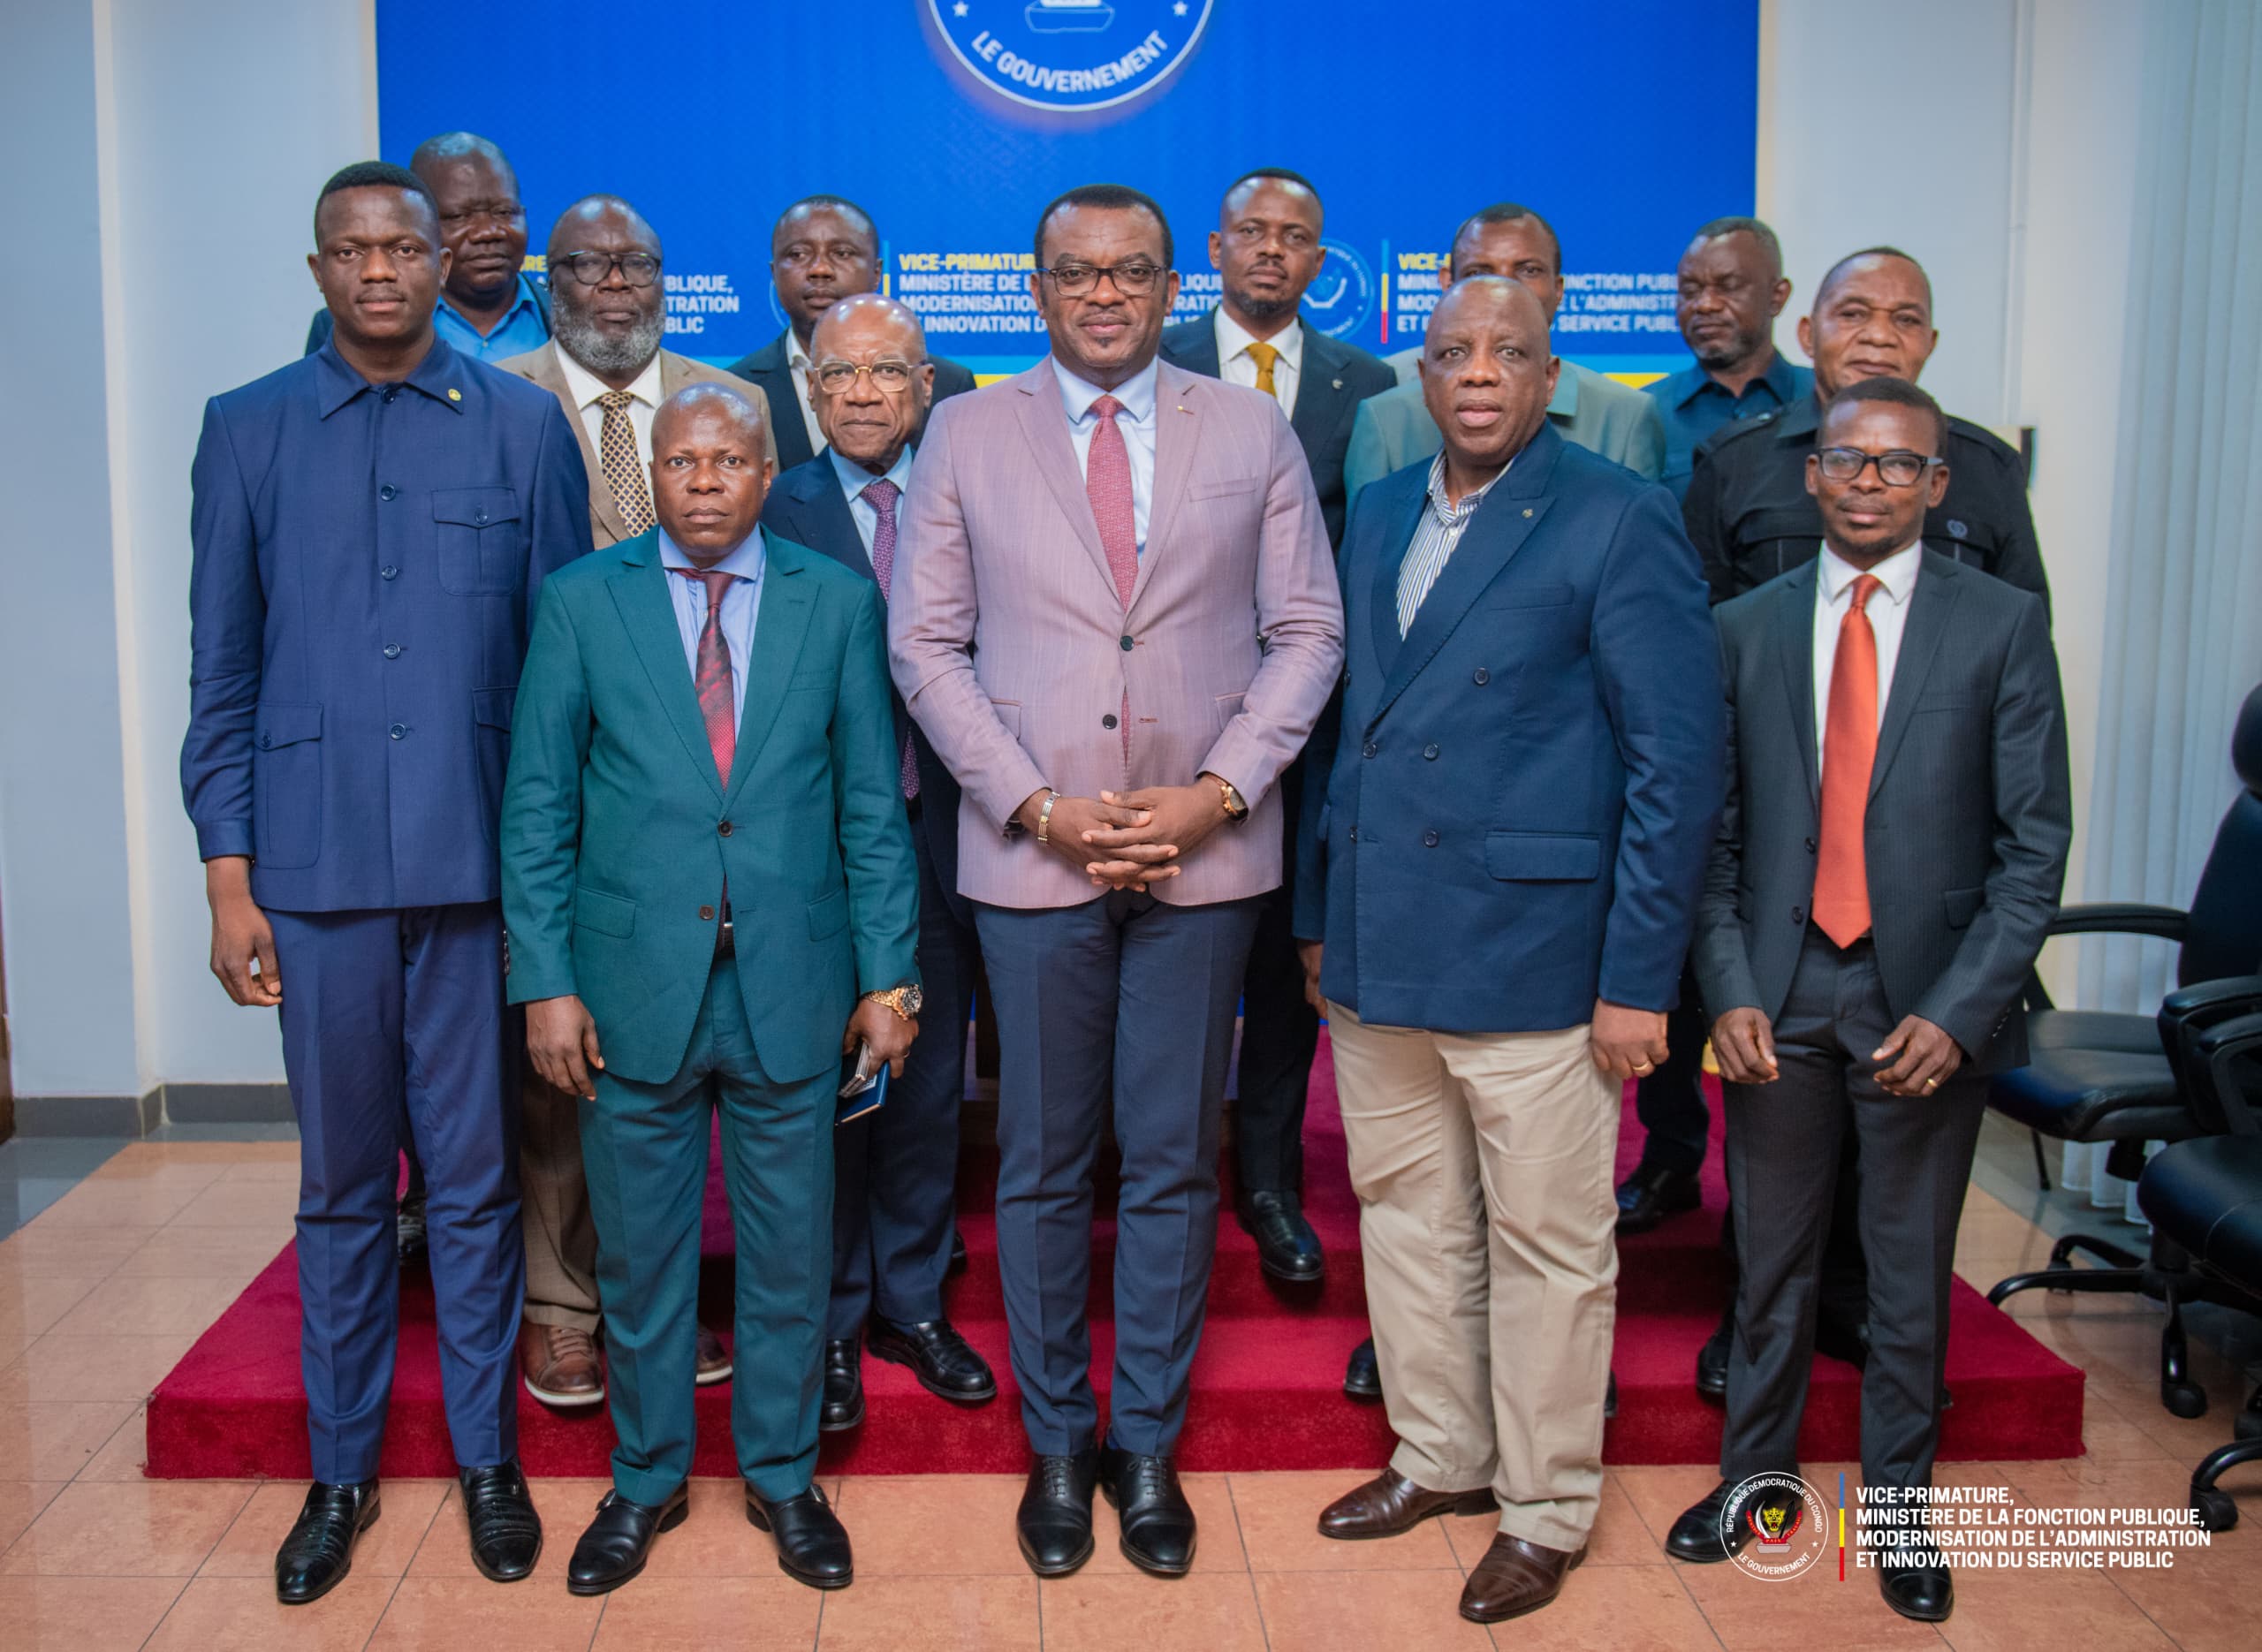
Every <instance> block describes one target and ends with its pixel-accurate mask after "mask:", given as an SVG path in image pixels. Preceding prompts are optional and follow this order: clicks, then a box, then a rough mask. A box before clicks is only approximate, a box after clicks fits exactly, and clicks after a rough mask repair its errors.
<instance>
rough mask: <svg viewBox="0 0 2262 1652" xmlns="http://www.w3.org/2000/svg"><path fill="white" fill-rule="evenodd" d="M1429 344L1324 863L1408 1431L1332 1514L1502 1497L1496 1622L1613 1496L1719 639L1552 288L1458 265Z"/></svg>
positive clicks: (1469, 1589)
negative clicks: (1637, 1262) (1625, 1161)
mask: <svg viewBox="0 0 2262 1652" xmlns="http://www.w3.org/2000/svg"><path fill="white" fill-rule="evenodd" d="M1556 367H1557V364H1556V363H1555V361H1554V360H1552V358H1551V356H1550V354H1549V351H1548V337H1547V316H1546V313H1545V310H1544V309H1543V308H1542V307H1541V306H1540V303H1539V300H1538V299H1537V298H1536V297H1535V296H1534V295H1533V294H1532V293H1531V292H1530V291H1528V290H1527V289H1526V288H1524V287H1522V286H1521V285H1519V284H1517V283H1515V282H1513V281H1508V280H1504V279H1501V278H1499V277H1473V278H1470V279H1468V280H1464V281H1462V282H1461V283H1459V284H1456V285H1455V286H1454V289H1453V290H1452V291H1451V292H1448V293H1447V294H1446V297H1445V299H1443V300H1442V301H1441V302H1440V303H1439V304H1438V307H1437V309H1436V311H1435V312H1434V313H1433V314H1431V319H1430V328H1429V336H1428V338H1427V340H1426V342H1425V343H1424V345H1423V359H1422V363H1421V375H1422V376H1421V383H1422V387H1423V398H1424V400H1425V402H1426V403H1427V405H1428V407H1429V411H1430V413H1431V417H1432V418H1434V419H1435V420H1436V421H1437V424H1438V428H1439V430H1440V431H1442V432H1443V433H1444V438H1445V448H1444V451H1443V452H1442V453H1440V454H1439V455H1438V458H1435V459H1433V460H1429V461H1424V462H1423V463H1421V464H1417V465H1413V466H1408V467H1407V468H1406V469H1404V470H1401V471H1399V472H1398V473H1396V474H1394V475H1392V476H1389V477H1386V478H1385V479H1384V480H1383V481H1379V482H1377V483H1375V484H1374V485H1373V486H1371V487H1370V488H1369V489H1366V491H1365V492H1364V493H1363V494H1362V495H1361V496H1359V498H1358V499H1357V500H1356V502H1355V504H1354V507H1353V514H1352V519H1351V525H1350V531H1349V534H1348V536H1347V539H1346V541H1345V542H1344V548H1343V555H1342V558H1341V563H1340V568H1341V573H1342V579H1343V595H1344V610H1345V624H1344V633H1345V636H1346V639H1347V671H1346V674H1345V683H1344V690H1343V707H1342V724H1341V732H1340V738H1339V739H1338V740H1337V742H1336V744H1335V746H1334V749H1333V752H1332V766H1330V765H1329V764H1328V757H1329V754H1325V753H1323V752H1322V751H1320V750H1319V749H1317V748H1315V749H1314V750H1313V751H1312V752H1311V753H1310V754H1309V762H1311V764H1312V774H1311V778H1310V781H1309V784H1310V785H1311V786H1312V788H1313V790H1312V792H1311V793H1310V796H1311V798H1312V799H1314V800H1315V801H1317V800H1319V799H1325V801H1324V804H1322V806H1321V807H1313V808H1307V811H1306V815H1305V820H1306V825H1305V828H1304V830H1303V833H1302V844H1301V845H1300V847H1301V850H1302V857H1301V858H1302V866H1301V867H1300V868H1298V874H1297V879H1296V891H1297V913H1296V925H1295V929H1296V934H1297V935H1298V936H1301V937H1304V938H1305V940H1306V943H1307V944H1306V946H1305V949H1304V952H1305V966H1306V969H1307V971H1308V973H1309V976H1310V977H1311V979H1312V982H1313V987H1314V991H1315V995H1316V996H1317V997H1321V998H1322V999H1324V1008H1325V1013H1326V1015H1327V1017H1328V1020H1329V1024H1330V1027H1331V1028H1332V1034H1333V1042H1334V1050H1335V1071H1336V1074H1337V1080H1338V1082H1339V1084H1340V1092H1341V1096H1342V1103H1343V1130H1344V1135H1345V1137H1346V1139H1347V1142H1348V1145H1349V1148H1350V1158H1351V1180H1352V1184H1353V1186H1355V1188H1356V1190H1357V1192H1358V1195H1359V1203H1360V1210H1361V1216H1360V1240H1361V1247H1362V1250H1363V1255H1364V1261H1365V1265H1366V1273H1367V1300H1368V1302H1369V1304H1370V1313H1371V1315H1372V1316H1373V1320H1374V1328H1375V1343H1376V1350H1377V1353H1378V1356H1379V1359H1380V1363H1381V1375H1382V1389H1383V1400H1384V1403H1385V1406H1387V1407H1388V1409H1389V1413H1390V1421H1391V1426H1392V1428H1393V1431H1394V1432H1395V1433H1396V1434H1397V1436H1398V1440H1399V1445H1398V1450H1397V1451H1396V1453H1395V1454H1394V1455H1393V1458H1392V1459H1391V1464H1390V1466H1389V1467H1388V1468H1387V1469H1386V1470H1385V1472H1384V1473H1383V1474H1380V1475H1379V1476H1378V1477H1377V1478H1376V1479H1374V1480H1372V1481H1368V1482H1367V1483H1366V1484H1364V1485H1362V1486H1360V1487H1358V1488H1356V1489H1355V1490H1353V1491H1351V1492H1350V1493H1348V1494H1347V1496H1345V1497H1341V1498H1340V1499H1338V1500H1337V1501H1336V1502H1335V1503H1334V1504H1331V1505H1330V1506H1329V1508H1328V1509H1327V1510H1326V1512H1325V1513H1323V1514H1322V1515H1321V1516H1320V1529H1321V1531H1322V1532H1323V1533H1325V1535H1329V1536H1332V1537H1339V1538H1360V1537H1381V1536H1387V1535H1393V1534H1394V1533H1398V1532H1402V1531H1405V1530H1408V1528H1410V1527H1412V1526H1414V1525H1415V1524H1416V1523H1417V1522H1418V1521H1420V1520H1423V1519H1428V1518H1430V1517H1431V1516H1432V1515H1436V1514H1442V1513H1445V1512H1449V1511H1451V1512H1465V1513H1473V1512H1479V1511H1482V1510H1489V1509H1491V1508H1492V1507H1493V1506H1494V1505H1495V1504H1496V1503H1497V1504H1498V1506H1499V1517H1500V1531H1499V1536H1498V1537H1496V1538H1495V1539H1494V1540H1493V1542H1492V1547H1491V1549H1490V1550H1487V1552H1486V1554H1485V1556H1484V1559H1483V1560H1482V1561H1481V1562H1480V1563H1479V1564H1478V1565H1476V1567H1475V1568H1473V1569H1472V1570H1471V1572H1469V1579H1468V1582H1467V1584H1466V1585H1465V1587H1464V1588H1463V1589H1462V1591H1461V1615H1462V1616H1463V1617H1465V1618H1471V1619H1473V1620H1475V1621H1476V1622H1479V1623H1492V1622H1497V1621H1499V1620H1500V1619H1502V1618H1511V1617H1514V1616H1516V1615H1517V1614H1519V1613H1522V1612H1527V1611H1531V1610H1537V1608H1539V1607H1542V1606H1545V1605H1546V1604H1547V1603H1549V1602H1550V1601H1552V1600H1553V1599H1554V1598H1555V1595H1556V1594H1557V1592H1558V1591H1559V1590H1560V1588H1561V1587H1562V1582H1563V1578H1564V1574H1565V1573H1566V1572H1568V1571H1569V1570H1570V1569H1571V1568H1572V1567H1573V1566H1575V1565H1578V1564H1579V1562H1580V1561H1581V1560H1582V1559H1583V1558H1584V1557H1585V1555H1586V1542H1587V1534H1588V1532H1589V1530H1590V1528H1591V1527H1592V1526H1593V1523H1594V1516H1595V1509H1596V1504H1597V1501H1598V1497H1599V1494H1600V1492H1601V1489H1602V1425H1603V1404H1604V1402H1603V1391H1604V1385H1605V1379H1606V1377H1607V1375H1608V1367H1609V1359H1610V1343H1611V1332H1612V1328H1613V1319H1614V1317H1615V1313H1616V1280H1617V1267H1618V1263H1617V1251H1616V1247H1615V1243H1614V1240H1613V1234H1612V1229H1613V1221H1614V1218H1615V1216H1616V1215H1617V1206H1616V1204H1615V1202H1614V1200H1613V1189H1612V1186H1611V1175H1612V1170H1613V1159H1614V1158H1615V1156H1616V1153H1617V1148H1618V1115H1619V1095H1620V1087H1621V1085H1622V1083H1623V1082H1624V1081H1625V1080H1628V1079H1633V1078H1638V1077H1640V1076H1641V1075H1642V1074H1643V1073H1645V1072H1651V1071H1652V1070H1654V1068H1655V1067H1656V1065H1657V1064H1658V1063H1659V1062H1660V1061H1662V1060H1663V1059H1664V1058H1665V1055H1666V1012H1667V1011H1669V1010H1670V1009H1672V1008H1673V1005H1674V994H1675V991H1676V989H1677V988H1678V986H1679V983H1680V981H1681V959H1683V957H1684V956H1686V954H1687V951H1688V945H1689V931H1690V927H1691V924H1692V922H1693V920H1694V913H1695V908H1696V891H1697V885H1698V883H1699V881H1700V877H1701V875H1702V872H1703V868H1704V856H1705V852H1706V850H1707V849H1708V848H1709V846H1710V845H1711V843H1712V830H1713V826H1714V823H1715V822H1716V820H1717V818H1718V815H1719V805H1720V793H1721V788H1722V764H1723V761H1724V759H1723V753H1722V732H1721V722H1722V714H1721V709H1720V705H1719V671H1720V667H1719V643H1718V641H1717V640H1715V638H1714V636H1713V633H1712V620H1711V618H1710V616H1709V614H1708V613H1707V611H1706V606H1705V587H1704V579H1703V576H1702V575H1701V574H1700V573H1699V572H1698V569H1697V563H1696V552H1695V551H1694V550H1693V549H1691V547H1690V546H1689V541H1688V539H1687V538H1686V537H1685V536H1684V534H1682V532H1681V525H1680V520H1679V518H1678V516H1677V515H1676V513H1675V512H1674V504H1673V497H1672V496H1671V495H1670V494H1668V493H1667V492H1666V490H1665V489H1662V488H1659V487H1658V486H1656V485H1654V484H1652V483H1649V482H1645V481H1643V480H1642V479H1641V478H1639V477H1637V476H1636V475H1635V474H1633V473H1632V472H1630V471H1628V470H1626V469H1623V468H1622V467H1621V466H1616V465H1613V464H1611V463H1610V462H1609V461H1607V460H1605V459H1602V458H1596V457H1594V456H1593V455H1591V454H1589V453H1587V452H1586V451H1583V450H1582V449H1579V448H1575V447H1572V446H1570V445H1569V444H1567V443H1565V442H1564V440H1563V439H1562V438H1561V437H1560V436H1558V435H1557V434H1556V433H1555V432H1554V431H1553V430H1552V428H1549V426H1548V423H1547V402H1548V398H1549V396H1550V395H1551V394H1552V391H1553V389H1554V384H1555V376H1556ZM1323 943H1324V944H1323Z"/></svg>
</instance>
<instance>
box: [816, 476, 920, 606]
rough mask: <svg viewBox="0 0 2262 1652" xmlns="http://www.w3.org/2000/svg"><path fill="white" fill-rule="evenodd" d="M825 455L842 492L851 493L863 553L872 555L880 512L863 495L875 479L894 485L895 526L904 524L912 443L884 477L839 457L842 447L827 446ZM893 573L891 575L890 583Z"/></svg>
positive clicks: (851, 513) (850, 513) (851, 511)
mask: <svg viewBox="0 0 2262 1652" xmlns="http://www.w3.org/2000/svg"><path fill="white" fill-rule="evenodd" d="M824 453H825V457H826V458H829V459H831V461H832V474H834V475H836V476H838V477H839V478H840V491H841V492H843V493H845V494H846V495H847V496H848V514H849V515H850V516H852V517H854V518H855V519H856V533H857V534H858V536H859V537H861V538H862V540H863V542H864V555H865V556H867V557H869V556H870V555H871V554H872V535H873V534H877V533H878V532H879V527H880V513H879V512H877V511H875V510H874V509H872V502H871V501H870V500H869V499H867V498H866V497H864V489H867V488H869V487H870V486H871V485H872V484H873V483H874V482H876V481H892V482H893V483H894V484H895V488H896V498H895V512H896V526H897V527H899V528H900V527H902V524H903V492H904V489H907V488H908V487H909V486H910V485H911V444H910V443H904V447H903V451H902V452H900V453H899V454H897V455H896V456H895V463H894V464H892V465H891V466H888V467H887V474H885V475H884V476H875V475H873V474H872V473H871V472H869V471H868V470H866V469H865V468H864V467H863V466H862V465H859V464H858V463H856V461H855V460H854V459H852V458H841V457H840V450H839V448H836V447H828V448H826V449H825V450H824ZM891 583H892V576H891Z"/></svg>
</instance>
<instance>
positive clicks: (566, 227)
mask: <svg viewBox="0 0 2262 1652" xmlns="http://www.w3.org/2000/svg"><path fill="white" fill-rule="evenodd" d="M592 234H596V235H602V236H604V237H606V238H607V239H618V240H621V241H624V242H626V243H629V244H633V245H634V246H635V247H636V249H637V250H638V251H640V252H644V253H649V254H651V255H652V256H653V257H654V258H657V257H658V256H659V255H660V232H659V231H657V230H656V229H654V228H653V227H652V226H651V224H650V222H649V220H647V219H646V218H645V216H644V215H643V214H642V213H641V212H639V211H637V210H636V208H634V207H632V206H631V205H629V204H628V202H627V201H624V200H623V199H622V198H621V197H620V196H619V195H584V196H582V197H581V199H580V200H579V201H575V202H574V203H573V205H572V206H570V207H568V208H566V210H565V211H563V212H561V213H559V214H558V222H557V223H556V224H552V225H551V226H550V246H549V257H550V262H551V263H553V264H554V263H556V262H557V261H558V257H559V256H560V254H571V253H573V252H574V251H576V250H577V249H579V248H580V246H581V243H582V242H583V241H584V240H586V239H588V237H589V236H591V235H592Z"/></svg>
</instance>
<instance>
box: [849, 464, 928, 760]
mask: <svg viewBox="0 0 2262 1652" xmlns="http://www.w3.org/2000/svg"><path fill="white" fill-rule="evenodd" d="M902 492H903V489H900V488H899V487H897V486H896V485H895V484H894V483H893V482H892V481H889V480H888V479H887V478H886V477H884V476H883V477H881V478H880V479H879V480H878V481H872V482H866V483H865V484H864V491H863V494H862V498H863V501H864V503H865V504H869V505H870V506H871V507H872V512H873V514H874V515H875V516H876V517H877V518H878V520H877V521H876V522H875V523H874V524H873V525H872V578H874V579H875V580H878V581H879V582H880V597H881V600H883V601H885V600H886V599H887V597H888V596H889V595H891V592H890V590H889V588H888V587H890V586H891V585H892V584H893V583H894V580H895V502H896V499H897V497H898V496H900V495H901V493H902ZM918 795H919V759H918V757H917V755H916V754H915V753H914V752H913V751H912V749H911V737H910V735H908V734H906V735H905V736H904V737H903V800H904V801H905V802H907V803H908V802H909V801H910V800H911V799H913V798H915V797H917V796H918Z"/></svg>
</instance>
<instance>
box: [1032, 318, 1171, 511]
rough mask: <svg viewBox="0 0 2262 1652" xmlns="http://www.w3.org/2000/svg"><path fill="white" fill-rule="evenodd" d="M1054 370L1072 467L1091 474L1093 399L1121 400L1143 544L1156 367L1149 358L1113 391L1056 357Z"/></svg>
mask: <svg viewBox="0 0 2262 1652" xmlns="http://www.w3.org/2000/svg"><path fill="white" fill-rule="evenodd" d="M1051 360H1052V375H1053V376H1054V377H1055V378H1057V379H1059V381H1060V402H1061V405H1063V406H1064V407H1066V409H1067V412H1068V440H1069V441H1071V442H1073V443H1074V444H1075V448H1076V468H1077V470H1078V471H1079V472H1081V473H1083V474H1089V471H1090V466H1091V451H1092V432H1093V431H1095V430H1097V429H1098V428H1099V420H1098V419H1097V417H1096V416H1095V415H1094V414H1093V413H1092V404H1093V403H1094V402H1096V401H1097V400H1098V399H1099V398H1101V397H1103V396H1112V397H1114V398H1115V399H1116V400H1117V401H1119V402H1121V403H1122V404H1123V411H1122V412H1121V413H1118V414H1116V416H1115V428H1117V429H1119V430H1120V431H1121V432H1123V445H1124V448H1125V449H1126V451H1128V452H1129V454H1130V456H1131V515H1132V519H1133V520H1134V521H1135V523H1136V524H1137V527H1138V534H1139V550H1140V553H1141V554H1142V555H1144V554H1145V552H1146V549H1147V507H1148V506H1149V505H1150V504H1151V503H1152V502H1153V500H1154V496H1155V396H1156V385H1157V378H1158V371H1159V369H1158V365H1157V363H1156V362H1154V361H1150V362H1148V363H1147V365H1146V366H1145V367H1143V368H1140V369H1139V371H1138V372H1137V373H1135V374H1134V375H1132V376H1131V377H1129V378H1127V379H1126V380H1124V382H1123V383H1120V384H1119V385H1117V386H1116V387H1115V388H1114V389H1113V390H1102V389H1100V387H1099V386H1098V385H1097V384H1088V383H1085V382H1084V381H1083V380H1082V379H1080V378H1078V377H1077V376H1076V375H1074V374H1073V373H1071V372H1069V371H1068V369H1067V368H1064V367H1062V366H1061V365H1060V358H1059V357H1058V356H1054V357H1053V358H1052V359H1051Z"/></svg>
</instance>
